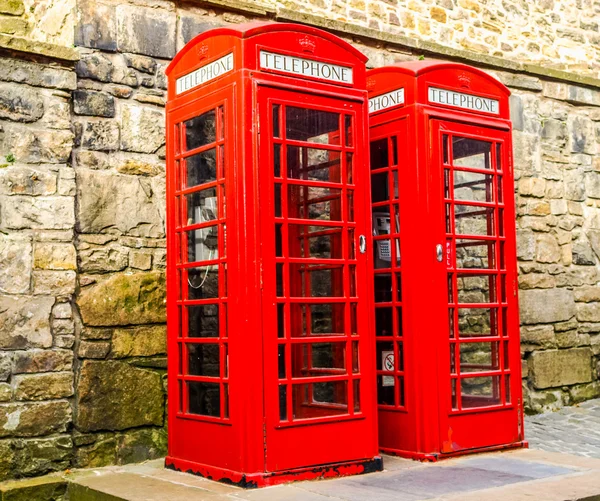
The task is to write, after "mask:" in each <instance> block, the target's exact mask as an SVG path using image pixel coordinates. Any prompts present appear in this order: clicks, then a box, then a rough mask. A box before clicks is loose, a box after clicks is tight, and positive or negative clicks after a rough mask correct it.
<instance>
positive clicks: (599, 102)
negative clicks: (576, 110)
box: [566, 30, 600, 106]
mask: <svg viewBox="0 0 600 501" xmlns="http://www.w3.org/2000/svg"><path fill="white" fill-rule="evenodd" d="M596 31H597V30H596ZM566 100H567V101H568V102H569V103H573V104H579V105H583V106H586V105H589V106H600V92H598V91H597V90H594V89H588V88H586V87H577V86H575V85H569V87H568V88H567V99H566Z"/></svg>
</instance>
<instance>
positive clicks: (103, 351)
mask: <svg viewBox="0 0 600 501" xmlns="http://www.w3.org/2000/svg"><path fill="white" fill-rule="evenodd" d="M109 351H110V343H101V342H91V341H81V342H80V343H79V347H78V348H77V356H78V357H79V358H96V359H103V358H106V355H108V352H109Z"/></svg>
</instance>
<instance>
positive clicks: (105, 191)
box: [77, 170, 164, 238]
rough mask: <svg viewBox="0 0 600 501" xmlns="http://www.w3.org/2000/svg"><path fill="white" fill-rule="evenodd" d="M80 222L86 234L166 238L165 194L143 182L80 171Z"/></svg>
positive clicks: (127, 177)
mask: <svg viewBox="0 0 600 501" xmlns="http://www.w3.org/2000/svg"><path fill="white" fill-rule="evenodd" d="M77 186H78V197H79V203H78V212H79V214H78V221H79V227H80V230H81V231H82V232H84V233H103V232H107V231H110V232H119V233H122V234H128V235H131V236H141V237H152V238H161V237H164V223H163V221H164V219H163V217H162V215H161V212H160V211H161V210H162V207H163V206H164V197H162V193H160V192H159V193H154V190H153V186H151V185H148V184H147V183H146V184H145V183H144V180H140V179H139V178H135V177H131V176H124V175H114V174H111V173H105V172H102V171H86V170H79V171H78V172H77Z"/></svg>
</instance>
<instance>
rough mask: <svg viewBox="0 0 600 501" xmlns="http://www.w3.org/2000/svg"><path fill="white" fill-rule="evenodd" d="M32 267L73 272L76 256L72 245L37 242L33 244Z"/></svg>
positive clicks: (75, 266)
mask: <svg viewBox="0 0 600 501" xmlns="http://www.w3.org/2000/svg"><path fill="white" fill-rule="evenodd" d="M33 265H34V267H35V268H38V269H41V270H75V269H76V268H77V256H76V254H75V247H74V246H73V244H63V243H54V242H39V243H36V244H35V247H34V252H33Z"/></svg>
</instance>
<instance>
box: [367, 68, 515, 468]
mask: <svg viewBox="0 0 600 501" xmlns="http://www.w3.org/2000/svg"><path fill="white" fill-rule="evenodd" d="M367 88H368V90H369V97H370V99H369V107H370V133H371V139H370V140H371V169H370V171H371V190H372V212H373V214H372V216H373V234H374V246H373V251H374V261H375V269H374V286H375V318H376V352H377V353H376V360H377V399H378V408H379V444H380V448H381V449H382V450H383V451H386V452H390V453H394V454H398V455H402V456H407V457H413V458H417V459H424V460H436V459H439V458H442V457H446V456H451V455H456V454H462V453H467V452H470V451H476V450H477V451H480V450H485V449H495V448H506V447H520V446H524V445H526V443H525V442H524V441H523V419H522V414H523V410H522V394H521V360H520V350H519V318H518V305H517V263H516V250H515V208H514V195H513V190H514V188H513V165H512V144H511V122H510V119H509V104H508V98H509V94H510V92H509V90H508V89H507V88H506V87H505V86H504V85H502V84H501V83H500V82H498V81H496V80H495V79H493V78H492V77H490V76H489V75H487V74H486V73H484V72H482V71H480V70H477V69H475V68H471V67H469V66H465V65H462V64H454V63H444V62H439V61H418V62H410V63H405V64H400V65H397V66H389V67H385V68H379V69H374V70H371V71H369V72H367Z"/></svg>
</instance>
